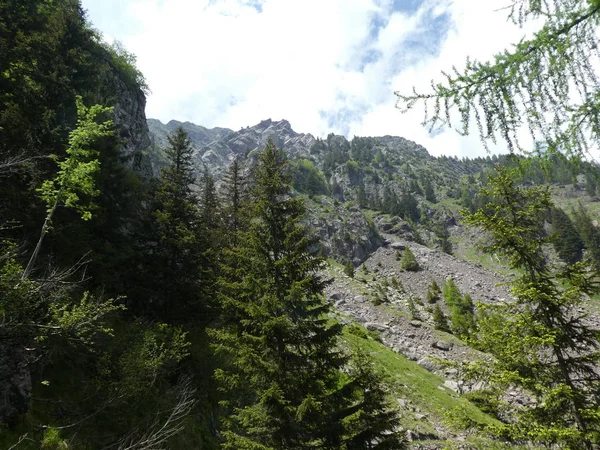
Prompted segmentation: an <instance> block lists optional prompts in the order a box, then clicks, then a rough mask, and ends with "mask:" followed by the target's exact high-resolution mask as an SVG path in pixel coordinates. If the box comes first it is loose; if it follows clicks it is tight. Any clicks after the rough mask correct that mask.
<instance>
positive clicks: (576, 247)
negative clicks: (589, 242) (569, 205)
mask: <svg viewBox="0 0 600 450" xmlns="http://www.w3.org/2000/svg"><path fill="white" fill-rule="evenodd" d="M551 219H552V234H553V241H552V243H553V244H554V248H555V249H556V252H557V253H558V256H560V258H561V259H562V260H563V261H564V262H566V263H567V264H575V263H576V262H578V261H581V258H582V257H583V241H582V240H581V238H580V237H579V233H577V230H576V229H575V225H573V222H571V219H570V218H569V216H567V214H566V213H565V212H564V211H563V210H562V209H560V208H553V209H552V210H551Z"/></svg>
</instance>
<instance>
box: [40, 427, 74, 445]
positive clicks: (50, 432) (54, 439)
mask: <svg viewBox="0 0 600 450" xmlns="http://www.w3.org/2000/svg"><path fill="white" fill-rule="evenodd" d="M68 448H69V445H68V444H67V443H66V442H65V441H64V440H63V439H61V437H60V431H59V430H57V429H56V428H52V427H50V428H48V429H47V430H45V431H44V437H43V439H42V442H41V445H40V449H41V450H67V449H68Z"/></svg>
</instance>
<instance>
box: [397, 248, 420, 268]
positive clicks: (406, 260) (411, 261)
mask: <svg viewBox="0 0 600 450" xmlns="http://www.w3.org/2000/svg"><path fill="white" fill-rule="evenodd" d="M400 267H402V270H407V271H409V272H418V271H419V269H420V267H419V263H418V262H417V258H416V256H415V254H414V253H413V252H412V251H411V250H410V248H408V247H406V248H405V249H404V252H402V259H401V260H400Z"/></svg>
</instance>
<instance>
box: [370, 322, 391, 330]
mask: <svg viewBox="0 0 600 450" xmlns="http://www.w3.org/2000/svg"><path fill="white" fill-rule="evenodd" d="M365 328H366V329H367V330H369V331H380V332H381V331H387V330H389V328H390V327H388V326H386V325H383V324H381V323H376V322H367V323H366V324H365Z"/></svg>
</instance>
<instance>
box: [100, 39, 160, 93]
mask: <svg viewBox="0 0 600 450" xmlns="http://www.w3.org/2000/svg"><path fill="white" fill-rule="evenodd" d="M104 48H105V49H106V50H107V51H108V52H109V53H110V55H111V56H112V63H113V64H114V65H115V66H116V67H117V69H118V71H119V73H121V74H122V75H123V77H124V78H125V80H126V81H127V83H129V84H130V85H133V86H137V87H139V88H140V89H142V91H143V92H144V94H146V95H148V94H150V88H149V87H148V84H147V83H146V79H145V77H144V74H143V73H142V72H141V71H140V70H139V69H138V68H137V67H136V61H137V58H136V56H135V55H134V54H133V53H131V52H128V51H127V49H126V48H125V47H124V46H123V44H122V43H121V42H119V41H114V42H113V43H112V44H111V45H104Z"/></svg>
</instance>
